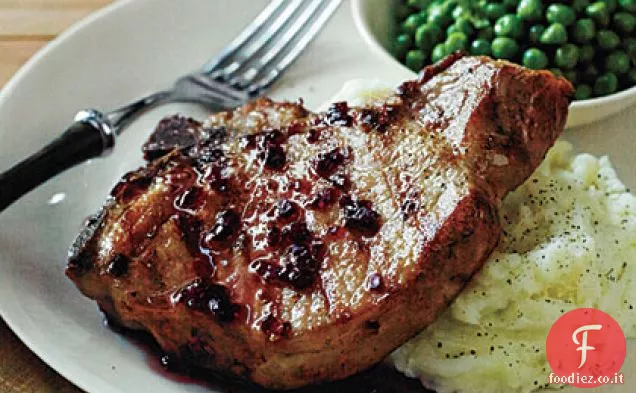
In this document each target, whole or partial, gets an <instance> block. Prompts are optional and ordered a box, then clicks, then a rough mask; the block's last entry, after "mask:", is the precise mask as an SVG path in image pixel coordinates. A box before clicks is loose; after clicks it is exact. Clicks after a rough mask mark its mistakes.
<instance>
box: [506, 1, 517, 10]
mask: <svg viewBox="0 0 636 393" xmlns="http://www.w3.org/2000/svg"><path fill="white" fill-rule="evenodd" d="M518 2H519V0H503V1H502V3H503V5H505V6H506V8H508V9H513V8H515V7H516V6H517V3H518Z"/></svg>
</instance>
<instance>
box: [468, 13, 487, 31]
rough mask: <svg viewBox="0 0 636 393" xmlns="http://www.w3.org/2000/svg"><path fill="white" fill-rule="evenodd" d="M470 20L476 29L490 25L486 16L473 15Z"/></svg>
mask: <svg viewBox="0 0 636 393" xmlns="http://www.w3.org/2000/svg"><path fill="white" fill-rule="evenodd" d="M472 22H473V26H475V29H477V30H481V29H485V28H486V27H489V26H490V21H489V20H488V19H487V18H480V17H478V16H473V17H472Z"/></svg>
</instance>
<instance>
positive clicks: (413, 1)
mask: <svg viewBox="0 0 636 393" xmlns="http://www.w3.org/2000/svg"><path fill="white" fill-rule="evenodd" d="M432 2H433V1H432V0H408V1H407V2H406V3H407V4H408V5H409V6H410V7H413V8H417V9H420V10H425V9H427V8H428V6H429V5H431V3H432Z"/></svg>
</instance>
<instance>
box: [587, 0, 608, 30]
mask: <svg viewBox="0 0 636 393" xmlns="http://www.w3.org/2000/svg"><path fill="white" fill-rule="evenodd" d="M585 14H586V15H587V16H589V17H590V18H592V19H594V21H595V22H596V23H598V24H599V25H601V26H607V25H608V24H609V21H610V17H609V16H610V12H609V10H608V9H607V4H605V2H604V1H597V2H595V3H592V4H590V5H588V6H587V7H586V8H585Z"/></svg>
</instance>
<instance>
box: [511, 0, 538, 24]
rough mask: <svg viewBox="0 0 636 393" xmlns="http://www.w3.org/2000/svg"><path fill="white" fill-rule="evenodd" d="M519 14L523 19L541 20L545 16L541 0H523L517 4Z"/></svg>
mask: <svg viewBox="0 0 636 393" xmlns="http://www.w3.org/2000/svg"><path fill="white" fill-rule="evenodd" d="M517 16H518V17H519V18H521V19H523V20H527V21H534V20H540V19H541V17H542V16H543V4H541V0H521V1H520V2H519V5H518V6H517Z"/></svg>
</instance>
